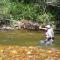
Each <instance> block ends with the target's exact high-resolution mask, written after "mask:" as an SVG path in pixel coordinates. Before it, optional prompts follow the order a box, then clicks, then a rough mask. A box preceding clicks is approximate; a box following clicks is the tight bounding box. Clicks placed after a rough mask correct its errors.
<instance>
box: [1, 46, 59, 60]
mask: <svg viewBox="0 0 60 60" xmlns="http://www.w3.org/2000/svg"><path fill="white" fill-rule="evenodd" d="M0 60H60V49H59V48H42V47H33V46H30V47H26V46H0Z"/></svg>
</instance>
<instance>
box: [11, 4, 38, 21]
mask: <svg viewBox="0 0 60 60" xmlns="http://www.w3.org/2000/svg"><path fill="white" fill-rule="evenodd" d="M10 13H11V14H12V15H13V16H14V18H15V19H27V20H36V19H37V16H38V15H39V7H38V6H35V5H33V4H23V3H18V4H17V3H12V5H11V12H10Z"/></svg>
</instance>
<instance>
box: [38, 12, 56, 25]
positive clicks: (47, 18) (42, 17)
mask: <svg viewBox="0 0 60 60" xmlns="http://www.w3.org/2000/svg"><path fill="white" fill-rule="evenodd" d="M38 20H39V21H40V22H42V23H45V24H46V23H50V22H53V21H54V20H55V17H54V16H53V15H52V14H51V13H45V14H43V15H40V16H38Z"/></svg>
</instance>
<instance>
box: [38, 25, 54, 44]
mask: <svg viewBox="0 0 60 60" xmlns="http://www.w3.org/2000/svg"><path fill="white" fill-rule="evenodd" d="M39 29H43V30H46V33H45V35H46V39H45V40H44V41H41V43H44V44H45V45H48V44H51V45H52V43H53V40H54V31H53V28H52V27H51V26H50V25H47V26H45V28H42V27H39Z"/></svg>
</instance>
